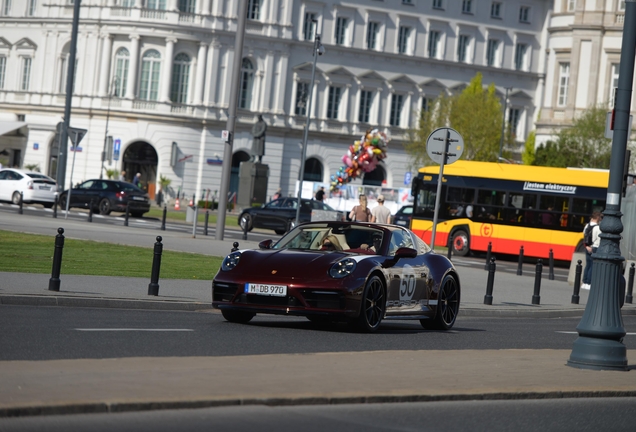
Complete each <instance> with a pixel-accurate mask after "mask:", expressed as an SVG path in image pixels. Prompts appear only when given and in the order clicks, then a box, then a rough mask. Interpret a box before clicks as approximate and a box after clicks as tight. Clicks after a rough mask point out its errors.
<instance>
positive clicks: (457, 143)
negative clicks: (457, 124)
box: [426, 127, 464, 165]
mask: <svg viewBox="0 0 636 432" xmlns="http://www.w3.org/2000/svg"><path fill="white" fill-rule="evenodd" d="M447 141H448V142H447ZM447 144H448V147H446V160H445V161H444V165H448V164H452V163H453V162H455V161H457V159H459V158H460V157H461V155H462V153H463V152H464V139H463V138H462V136H461V135H460V134H459V132H457V131H456V130H455V129H451V128H447V127H443V128H438V129H435V130H434V131H433V132H431V134H430V135H429V136H428V138H427V139H426V152H427V153H428V156H429V157H430V158H431V159H432V160H433V162H437V163H438V164H441V163H442V154H443V152H444V147H445V146H446V145H447Z"/></svg>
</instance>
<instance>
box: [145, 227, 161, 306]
mask: <svg viewBox="0 0 636 432" xmlns="http://www.w3.org/2000/svg"><path fill="white" fill-rule="evenodd" d="M162 250H163V245H162V244H161V236H157V243H155V255H154V257H153V259H152V274H151V275H150V283H149V284H148V295H153V296H158V295H159V270H161V251H162Z"/></svg>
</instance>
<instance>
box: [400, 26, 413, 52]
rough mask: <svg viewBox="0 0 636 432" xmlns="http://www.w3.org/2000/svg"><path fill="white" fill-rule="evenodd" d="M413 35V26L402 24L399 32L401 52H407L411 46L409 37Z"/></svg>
mask: <svg viewBox="0 0 636 432" xmlns="http://www.w3.org/2000/svg"><path fill="white" fill-rule="evenodd" d="M410 35H411V28H410V27H406V26H400V30H399V33H398V52H399V53H400V54H406V52H407V50H408V48H409V37H410Z"/></svg>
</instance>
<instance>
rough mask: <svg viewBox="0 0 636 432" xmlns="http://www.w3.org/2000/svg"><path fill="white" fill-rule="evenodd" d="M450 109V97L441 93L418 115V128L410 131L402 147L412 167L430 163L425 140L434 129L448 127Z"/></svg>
mask: <svg viewBox="0 0 636 432" xmlns="http://www.w3.org/2000/svg"><path fill="white" fill-rule="evenodd" d="M450 108H451V97H450V96H448V95H446V94H445V93H442V94H440V95H439V96H438V97H437V98H436V99H435V100H434V101H433V102H432V103H431V104H430V109H429V110H427V111H423V112H421V113H420V117H419V122H418V127H417V129H415V130H412V131H410V133H409V140H408V142H407V143H406V144H405V146H404V147H405V150H406V152H407V153H408V154H409V155H410V156H411V159H412V163H413V165H414V167H416V168H419V167H421V166H425V165H430V164H431V163H432V161H431V159H430V158H429V157H428V153H427V152H426V140H427V139H428V136H429V135H430V134H431V132H433V131H434V130H435V129H437V128H440V127H444V126H448V118H449V117H450Z"/></svg>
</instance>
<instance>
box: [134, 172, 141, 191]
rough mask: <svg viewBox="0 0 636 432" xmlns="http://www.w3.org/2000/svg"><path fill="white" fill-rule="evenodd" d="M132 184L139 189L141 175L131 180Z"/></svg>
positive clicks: (138, 174)
mask: <svg viewBox="0 0 636 432" xmlns="http://www.w3.org/2000/svg"><path fill="white" fill-rule="evenodd" d="M133 184H134V185H135V186H137V187H138V188H140V189H141V173H137V175H136V176H135V178H134V179H133Z"/></svg>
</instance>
